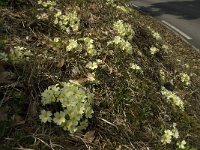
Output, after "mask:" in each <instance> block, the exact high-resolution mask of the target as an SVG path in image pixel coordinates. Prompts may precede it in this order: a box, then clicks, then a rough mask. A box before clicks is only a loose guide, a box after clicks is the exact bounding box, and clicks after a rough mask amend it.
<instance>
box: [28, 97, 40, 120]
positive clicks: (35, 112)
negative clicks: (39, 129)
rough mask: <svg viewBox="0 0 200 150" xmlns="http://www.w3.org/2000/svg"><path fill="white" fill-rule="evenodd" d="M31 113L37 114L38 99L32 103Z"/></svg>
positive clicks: (32, 114)
mask: <svg viewBox="0 0 200 150" xmlns="http://www.w3.org/2000/svg"><path fill="white" fill-rule="evenodd" d="M29 113H30V115H31V116H33V117H35V116H37V114H38V111H37V103H36V101H34V102H32V103H31V106H30V110H29Z"/></svg>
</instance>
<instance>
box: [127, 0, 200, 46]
mask: <svg viewBox="0 0 200 150" xmlns="http://www.w3.org/2000/svg"><path fill="white" fill-rule="evenodd" d="M130 3H131V5H133V6H135V7H138V9H140V10H141V11H143V12H147V13H149V14H150V15H152V16H153V17H156V18H158V19H159V20H160V21H161V22H162V23H164V24H165V25H166V26H168V27H169V28H171V29H172V30H174V31H175V32H177V33H178V34H180V35H181V36H182V37H183V38H184V39H186V40H187V41H188V42H189V43H191V44H192V45H193V46H194V47H196V48H197V49H199V50H200V0H132V1H131V2H130Z"/></svg>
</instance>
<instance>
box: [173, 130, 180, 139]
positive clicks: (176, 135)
mask: <svg viewBox="0 0 200 150" xmlns="http://www.w3.org/2000/svg"><path fill="white" fill-rule="evenodd" d="M172 133H173V137H174V138H176V139H178V137H179V132H178V130H177V128H174V129H173V130H172Z"/></svg>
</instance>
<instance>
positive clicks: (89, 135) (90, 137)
mask: <svg viewBox="0 0 200 150" xmlns="http://www.w3.org/2000/svg"><path fill="white" fill-rule="evenodd" d="M94 134H95V131H88V132H87V133H85V135H84V142H86V143H92V142H93V141H94V139H95V135H94Z"/></svg>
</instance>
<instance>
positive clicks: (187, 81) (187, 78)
mask: <svg viewBox="0 0 200 150" xmlns="http://www.w3.org/2000/svg"><path fill="white" fill-rule="evenodd" d="M180 78H181V82H183V83H184V84H185V85H189V84H190V83H191V82H190V76H189V75H187V74H186V73H181V74H180Z"/></svg>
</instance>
